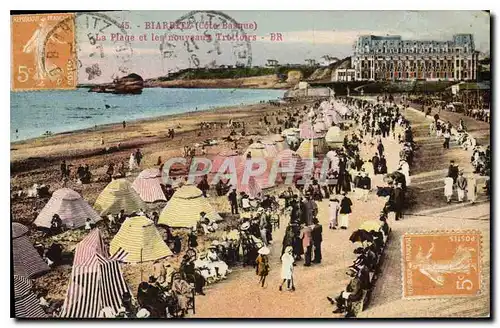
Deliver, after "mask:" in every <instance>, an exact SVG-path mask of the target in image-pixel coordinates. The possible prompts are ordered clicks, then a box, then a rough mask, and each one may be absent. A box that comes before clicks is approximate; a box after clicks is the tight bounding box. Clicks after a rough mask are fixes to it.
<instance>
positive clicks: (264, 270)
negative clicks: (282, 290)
mask: <svg viewBox="0 0 500 328" xmlns="http://www.w3.org/2000/svg"><path fill="white" fill-rule="evenodd" d="M258 253H259V256H257V259H256V260H255V263H257V267H256V271H255V274H256V275H258V276H259V277H260V279H259V284H261V286H262V287H264V284H265V282H266V277H267V275H268V274H269V258H268V257H267V255H269V253H270V250H269V248H267V247H266V246H264V247H262V248H261V249H259V252H258Z"/></svg>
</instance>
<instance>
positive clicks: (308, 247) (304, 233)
mask: <svg viewBox="0 0 500 328" xmlns="http://www.w3.org/2000/svg"><path fill="white" fill-rule="evenodd" d="M300 239H302V247H303V248H304V257H305V259H304V266H311V255H312V229H311V226H308V225H304V226H303V227H302V229H301V230H300Z"/></svg>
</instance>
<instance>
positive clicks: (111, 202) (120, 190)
mask: <svg viewBox="0 0 500 328" xmlns="http://www.w3.org/2000/svg"><path fill="white" fill-rule="evenodd" d="M94 208H95V209H96V210H97V212H98V213H99V214H100V215H101V216H105V215H108V214H118V213H120V210H122V209H123V210H124V211H125V213H126V214H131V213H134V212H136V211H138V210H139V209H145V208H146V204H145V203H144V201H143V200H142V199H141V197H140V196H139V194H138V193H137V192H136V191H135V190H134V188H133V187H132V184H131V183H130V182H128V181H127V180H125V179H117V180H113V181H111V182H110V183H109V184H108V185H107V186H106V188H104V190H103V191H102V192H101V193H100V194H99V196H97V199H96V201H95V203H94Z"/></svg>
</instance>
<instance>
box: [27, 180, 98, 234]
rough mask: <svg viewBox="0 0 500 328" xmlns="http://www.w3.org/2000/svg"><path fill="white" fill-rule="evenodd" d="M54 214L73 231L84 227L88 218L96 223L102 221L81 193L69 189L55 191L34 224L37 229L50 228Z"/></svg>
mask: <svg viewBox="0 0 500 328" xmlns="http://www.w3.org/2000/svg"><path fill="white" fill-rule="evenodd" d="M54 214H58V215H59V217H60V218H61V220H62V222H63V224H64V225H65V226H66V227H68V228H72V229H76V228H80V227H83V226H84V225H85V222H86V220H87V219H88V218H89V219H91V220H92V221H93V222H94V223H95V222H98V221H100V220H102V218H101V217H100V216H99V214H98V213H97V212H96V211H95V210H94V209H93V208H92V207H91V206H90V205H89V203H87V202H86V201H85V200H84V199H83V198H82V196H80V194H79V193H77V192H76V191H74V190H72V189H69V188H61V189H58V190H56V191H54V193H53V194H52V197H51V198H50V200H49V201H48V202H47V204H46V205H45V206H44V207H43V209H42V210H41V211H40V213H39V214H38V216H37V218H36V220H35V222H34V224H35V225H36V226H37V227H42V228H50V226H51V222H52V217H53V216H54Z"/></svg>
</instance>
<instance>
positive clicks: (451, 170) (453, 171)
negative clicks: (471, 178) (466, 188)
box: [448, 160, 459, 183]
mask: <svg viewBox="0 0 500 328" xmlns="http://www.w3.org/2000/svg"><path fill="white" fill-rule="evenodd" d="M458 171H459V170H458V166H457V165H455V161H454V160H451V161H450V166H449V167H448V177H450V178H452V179H453V183H455V182H457V178H458Z"/></svg>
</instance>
